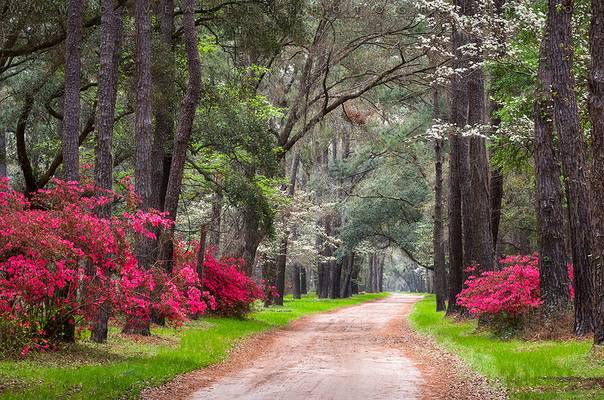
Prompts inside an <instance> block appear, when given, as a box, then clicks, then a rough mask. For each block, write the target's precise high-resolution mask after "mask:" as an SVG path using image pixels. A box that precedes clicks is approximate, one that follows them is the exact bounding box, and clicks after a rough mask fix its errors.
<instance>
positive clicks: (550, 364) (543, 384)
mask: <svg viewBox="0 0 604 400" xmlns="http://www.w3.org/2000/svg"><path fill="white" fill-rule="evenodd" d="M435 307H436V304H435V298H434V296H427V297H426V298H425V299H423V300H422V301H420V302H418V303H417V304H416V305H415V307H414V309H413V312H412V313H411V316H410V318H409V319H410V321H411V324H412V326H413V327H414V328H415V329H416V330H417V331H419V332H421V333H423V334H428V335H431V336H433V337H434V338H435V339H436V340H437V341H438V342H439V343H440V344H441V345H443V346H444V347H445V348H447V349H448V350H450V351H452V352H454V353H457V354H458V355H459V356H461V357H462V358H463V359H464V360H465V361H466V362H467V363H468V364H469V365H470V366H471V367H472V368H474V369H475V370H477V371H478V372H480V373H482V374H483V375H485V376H486V377H488V378H489V379H497V380H499V382H501V383H502V384H503V385H504V386H505V387H507V388H508V392H509V394H510V397H511V398H512V399H604V363H602V362H597V361H595V360H593V359H592V358H590V349H591V341H590V340H568V341H523V340H502V339H498V338H495V337H493V336H492V335H491V334H489V333H486V332H477V331H476V324H475V322H473V321H468V322H461V323H458V322H453V321H451V320H449V319H446V318H444V317H443V313H437V312H436V311H434V310H435Z"/></svg>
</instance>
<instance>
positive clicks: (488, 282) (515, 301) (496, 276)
mask: <svg viewBox="0 0 604 400" xmlns="http://www.w3.org/2000/svg"><path fill="white" fill-rule="evenodd" d="M499 263H500V265H501V266H502V267H503V268H502V269H501V270H500V271H487V272H483V273H482V274H480V276H478V277H477V276H474V275H470V276H468V279H467V280H466V282H465V285H466V287H465V288H464V289H463V290H462V291H461V292H460V293H459V294H458V295H457V302H458V304H460V305H461V306H463V307H465V308H467V309H468V311H469V312H470V313H471V314H472V315H475V316H480V315H483V314H490V315H496V314H505V315H508V316H517V315H520V314H523V313H526V312H527V311H529V310H531V309H535V308H538V307H539V306H540V305H541V303H542V301H541V297H540V293H539V269H538V265H539V256H538V254H533V255H512V256H508V257H504V258H502V259H501V260H500V261H499ZM475 270H476V267H474V266H471V267H468V268H467V269H466V272H468V273H472V272H473V271H475ZM568 274H569V277H570V279H571V282H572V278H573V275H572V274H573V270H572V264H569V265H568ZM569 290H570V293H571V296H573V295H574V292H573V288H572V285H570V288H569Z"/></svg>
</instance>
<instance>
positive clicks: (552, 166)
mask: <svg viewBox="0 0 604 400" xmlns="http://www.w3.org/2000/svg"><path fill="white" fill-rule="evenodd" d="M550 40H551V35H550V32H549V29H548V28H547V27H546V29H545V31H544V35H543V41H542V43H541V49H540V60H539V75H538V81H537V92H536V94H535V111H534V118H535V144H534V146H535V149H534V158H535V173H536V178H537V179H536V180H537V182H536V186H537V191H536V195H537V211H538V217H539V253H540V259H539V271H540V275H539V286H540V289H541V298H542V299H543V306H542V307H543V310H544V312H545V313H546V314H552V315H557V314H559V313H560V312H561V311H563V310H564V308H566V307H568V306H569V305H570V298H569V290H568V284H569V282H568V275H567V271H566V262H567V257H566V251H565V245H564V217H563V208H562V190H561V187H560V166H559V164H558V160H557V156H556V149H555V146H554V104H553V97H552V93H551V84H552V69H551V65H550V57H549V49H550V47H551V46H550V43H549V41H550Z"/></svg>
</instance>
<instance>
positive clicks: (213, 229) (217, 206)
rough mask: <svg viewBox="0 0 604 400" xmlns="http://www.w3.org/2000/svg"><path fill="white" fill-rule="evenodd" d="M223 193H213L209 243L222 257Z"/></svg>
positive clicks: (215, 252)
mask: <svg viewBox="0 0 604 400" xmlns="http://www.w3.org/2000/svg"><path fill="white" fill-rule="evenodd" d="M222 202H223V196H222V193H220V192H216V193H214V194H213V195H212V215H211V217H210V218H211V219H210V232H209V234H208V244H209V245H210V246H211V247H212V248H213V250H214V256H215V257H220V229H221V225H222Z"/></svg>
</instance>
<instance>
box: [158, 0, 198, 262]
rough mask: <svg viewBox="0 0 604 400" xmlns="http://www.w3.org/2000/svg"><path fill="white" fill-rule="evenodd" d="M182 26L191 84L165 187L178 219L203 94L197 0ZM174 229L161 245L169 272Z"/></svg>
mask: <svg viewBox="0 0 604 400" xmlns="http://www.w3.org/2000/svg"><path fill="white" fill-rule="evenodd" d="M183 28H184V39H185V48H186V51H187V65H188V68H189V84H188V87H187V93H186V94H185V97H184V98H183V100H182V104H181V107H180V117H179V120H178V126H177V128H176V134H175V136H174V146H173V155H172V164H171V166H170V175H169V178H168V187H167V190H166V199H165V205H164V206H165V207H164V208H165V211H167V212H168V217H169V218H170V219H172V220H173V221H175V220H176V215H177V213H178V200H179V198H180V190H181V186H182V177H183V174H184V169H185V160H186V156H187V149H188V147H189V139H190V138H191V130H192V128H193V120H194V119H195V111H196V110H197V104H198V102H199V97H200V95H201V61H200V60H199V50H198V49H197V30H196V28H195V0H186V1H185V2H184V14H183ZM173 232H174V228H172V230H171V232H165V233H166V234H164V235H162V240H163V244H162V245H161V248H160V250H161V251H160V253H161V254H160V260H164V262H165V267H166V269H167V270H168V271H171V270H172V252H171V251H170V250H172V248H173V246H171V245H170V244H169V243H168V242H172V237H173Z"/></svg>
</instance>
